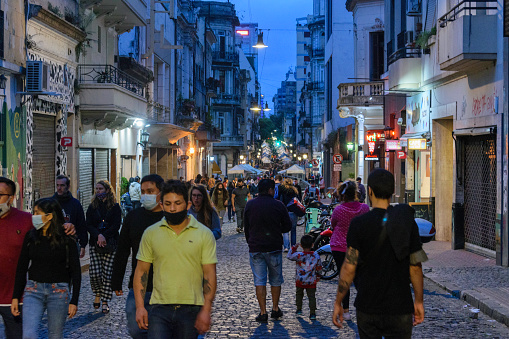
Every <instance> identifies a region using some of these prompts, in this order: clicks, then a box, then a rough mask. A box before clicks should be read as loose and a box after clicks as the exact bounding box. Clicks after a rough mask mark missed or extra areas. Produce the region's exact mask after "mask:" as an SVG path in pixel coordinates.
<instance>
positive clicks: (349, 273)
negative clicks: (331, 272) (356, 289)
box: [332, 247, 359, 328]
mask: <svg viewBox="0 0 509 339" xmlns="http://www.w3.org/2000/svg"><path fill="white" fill-rule="evenodd" d="M358 260H359V251H358V250H356V249H355V248H353V247H348V250H347V252H346V256H345V260H344V261H343V266H342V267H341V273H340V274H339V283H338V292H337V293H336V302H335V303H334V313H333V315H332V322H333V323H334V325H336V326H337V327H339V328H341V327H342V326H343V325H342V322H343V307H341V301H343V298H344V297H345V295H346V292H347V291H348V290H349V289H350V285H351V284H352V281H353V278H354V277H355V269H356V268H357V262H358Z"/></svg>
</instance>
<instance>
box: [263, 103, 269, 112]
mask: <svg viewBox="0 0 509 339" xmlns="http://www.w3.org/2000/svg"><path fill="white" fill-rule="evenodd" d="M263 110H264V111H265V112H267V111H270V108H269V103H268V102H266V103H265V108H264V109H263Z"/></svg>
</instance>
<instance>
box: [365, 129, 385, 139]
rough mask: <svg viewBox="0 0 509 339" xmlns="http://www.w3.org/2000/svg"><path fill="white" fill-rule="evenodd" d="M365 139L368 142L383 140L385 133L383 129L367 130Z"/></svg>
mask: <svg viewBox="0 0 509 339" xmlns="http://www.w3.org/2000/svg"><path fill="white" fill-rule="evenodd" d="M366 140H367V141H370V142H377V141H384V140H385V133H384V132H383V131H367V132H366Z"/></svg>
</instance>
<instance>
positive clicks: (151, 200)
mask: <svg viewBox="0 0 509 339" xmlns="http://www.w3.org/2000/svg"><path fill="white" fill-rule="evenodd" d="M140 202H141V204H142V205H143V207H145V209H146V210H149V211H152V210H153V209H154V208H156V206H157V194H142V195H141V199H140Z"/></svg>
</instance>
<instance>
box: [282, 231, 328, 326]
mask: <svg viewBox="0 0 509 339" xmlns="http://www.w3.org/2000/svg"><path fill="white" fill-rule="evenodd" d="M300 246H301V247H302V252H297V248H298V247H299V244H296V245H295V246H293V247H292V248H291V249H290V251H289V252H288V255H287V256H286V257H287V258H288V259H290V260H293V261H296V264H297V265H296V276H295V285H296V300H295V303H296V304H297V312H296V314H298V315H301V314H302V299H303V298H304V290H305V291H306V293H307V295H308V299H309V310H310V315H309V319H311V320H316V283H317V282H318V280H319V277H320V272H321V270H322V263H321V261H320V255H318V253H315V252H314V251H312V250H311V248H312V247H313V238H312V237H311V236H310V235H308V234H306V235H304V236H302V238H301V239H300Z"/></svg>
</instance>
